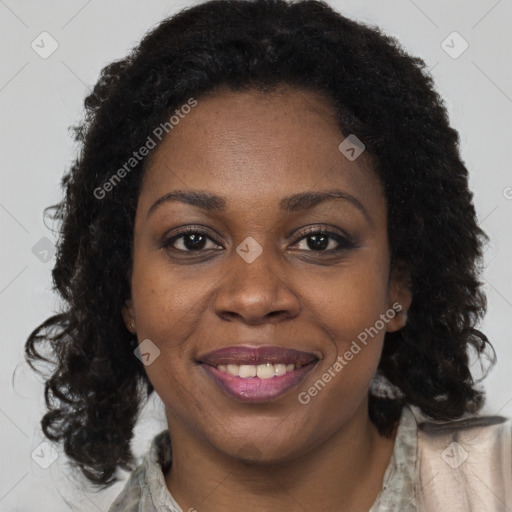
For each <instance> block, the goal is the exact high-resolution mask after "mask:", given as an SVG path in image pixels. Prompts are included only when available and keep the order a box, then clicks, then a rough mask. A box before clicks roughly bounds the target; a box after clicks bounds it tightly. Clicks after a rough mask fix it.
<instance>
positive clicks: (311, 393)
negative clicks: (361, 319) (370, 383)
mask: <svg viewBox="0 0 512 512" xmlns="http://www.w3.org/2000/svg"><path fill="white" fill-rule="evenodd" d="M402 309H403V307H402V305H401V304H399V303H398V302H395V303H394V304H393V305H392V306H391V307H390V308H389V309H388V310H386V312H385V313H382V314H381V315H380V317H379V319H378V320H377V321H376V322H375V323H374V324H373V325H372V326H371V327H367V328H366V329H365V330H364V331H362V332H360V333H359V335H358V336H357V340H353V341H352V343H351V345H350V347H349V348H348V350H346V351H345V352H344V353H343V355H340V356H338V357H337V358H336V361H335V362H334V364H332V365H331V366H330V368H328V369H327V370H326V371H325V372H324V373H323V375H322V376H321V377H320V378H319V379H317V380H316V381H315V383H314V384H313V385H312V386H311V387H310V388H309V389H308V390H307V391H302V392H301V393H299V395H298V400H299V402H300V403H301V404H303V405H307V404H309V402H311V398H313V397H315V396H316V395H318V393H319V392H320V391H322V389H324V388H325V386H326V385H327V384H328V383H329V382H330V381H331V380H332V379H333V378H334V377H336V375H338V374H339V373H340V372H341V371H342V370H343V368H344V367H345V366H346V365H347V364H348V363H349V361H352V359H353V358H354V356H355V355H357V354H359V352H361V350H362V346H363V347H364V346H366V345H367V343H368V339H369V338H370V339H371V338H374V337H375V336H377V334H379V332H380V331H382V329H384V327H385V326H386V324H387V323H388V322H389V321H390V320H392V319H393V318H395V316H396V314H397V313H399V312H400V311H402ZM357 341H359V343H358V342H357ZM361 345H362V346H361Z"/></svg>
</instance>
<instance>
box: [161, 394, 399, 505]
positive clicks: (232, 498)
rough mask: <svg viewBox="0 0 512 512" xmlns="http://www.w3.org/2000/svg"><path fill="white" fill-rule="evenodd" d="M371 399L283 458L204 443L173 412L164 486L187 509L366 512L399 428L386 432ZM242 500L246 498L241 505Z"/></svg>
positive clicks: (386, 463)
mask: <svg viewBox="0 0 512 512" xmlns="http://www.w3.org/2000/svg"><path fill="white" fill-rule="evenodd" d="M367 410H368V408H367V402H366V401H365V403H364V404H362V406H361V407H360V408H359V409H358V410H357V412H356V414H355V415H354V416H352V418H351V419H350V420H349V421H348V422H347V423H346V424H345V425H343V427H342V428H340V429H339V430H338V431H337V432H335V433H334V434H333V435H332V436H331V437H329V438H327V439H325V440H324V441H323V442H322V444H320V445H319V446H316V447H315V449H314V450H310V451H308V452H305V453H302V454H301V455H299V456H297V457H296V458H294V459H293V460H290V461H287V462H281V463H265V464H263V463H261V464H259V463H256V464H247V463H244V462H241V461H240V460H239V459H235V458H233V457H231V456H229V455H226V454H225V453H223V452H220V451H219V450H217V449H215V447H212V445H211V444H207V443H205V442H204V441H200V440H198V439H197V438H195V437H194V436H192V435H191V434H190V430H189V429H187V428H184V427H183V426H182V425H180V424H179V422H176V421H175V419H173V418H171V417H169V415H168V423H169V430H170V432H172V435H171V440H172V452H173V459H172V467H171V469H170V471H169V472H168V473H167V474H166V475H165V480H166V484H167V487H168V489H169V491H170V492H171V494H172V495H173V497H174V499H175V500H176V501H177V503H178V504H179V505H180V507H181V508H182V510H184V511H188V510H191V511H193V510H197V511H199V512H201V510H208V511H209V512H221V511H222V512H225V511H226V510H231V509H233V505H234V504H237V507H243V510H244V511H247V512H255V511H258V512H259V511H261V510H287V511H289V512H299V511H300V512H303V511H304V510H336V511H339V512H344V511H349V510H352V511H353V510H368V509H369V508H370V507H371V505H372V504H373V502H374V501H375V499H376V497H377V495H378V493H379V492H380V489H381V487H382V479H383V476H384V472H385V470H386V467H387V465H388V463H389V460H390V458H391V455H392V452H393V447H394V440H395V436H396V429H395V432H394V433H393V435H392V437H391V438H390V439H387V438H384V437H381V436H380V435H379V434H378V431H377V429H376V427H375V426H374V425H373V423H371V421H370V419H369V417H368V413H367ZM242 501H243V503H242Z"/></svg>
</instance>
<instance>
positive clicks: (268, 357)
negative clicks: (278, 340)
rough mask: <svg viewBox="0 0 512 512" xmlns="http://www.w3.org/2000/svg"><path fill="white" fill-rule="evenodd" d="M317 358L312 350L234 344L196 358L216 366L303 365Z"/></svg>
mask: <svg viewBox="0 0 512 512" xmlns="http://www.w3.org/2000/svg"><path fill="white" fill-rule="evenodd" d="M317 359H318V356H317V355H315V354H314V353H312V352H303V351H302V350H296V349H292V348H285V347H279V346H272V345H265V346H259V347H248V346H242V345H236V346H231V347H225V348H221V349H218V350H213V351H212V352H208V353H207V354H204V355H202V356H199V357H198V358H197V360H198V361H199V362H201V363H205V364H208V365H210V366H217V365H219V364H237V365H242V364H250V365H258V364H264V363H272V364H278V363H282V364H295V365H300V366H303V365H305V364H308V363H311V362H313V361H315V360H317Z"/></svg>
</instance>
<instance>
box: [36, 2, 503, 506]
mask: <svg viewBox="0 0 512 512" xmlns="http://www.w3.org/2000/svg"><path fill="white" fill-rule="evenodd" d="M424 68H425V64H424V62H423V61H422V60H420V59H418V58H413V57H411V56H409V55H407V54H406V53H405V52H404V51H403V50H402V49H401V48H400V46H399V45H398V43H397V42H396V41H394V40H393V39H391V38H389V37H387V36H385V35H383V34H382V33H381V32H380V31H379V30H378V29H377V28H369V27H367V26H365V25H362V24H359V23H355V22H353V21H351V20H348V19H346V18H344V17H343V16H341V15H339V14H338V13H336V12H335V11H333V10H332V9H331V8H330V7H328V6H327V5H326V4H324V3H322V2H317V1H302V2H296V3H291V2H286V1H284V0H256V1H250V2H249V1H244V0H240V1H229V0H217V1H213V2H207V3H203V4H200V5H197V6H195V7H192V8H189V9H186V10H183V11H182V12H180V13H179V14H177V15H176V16H174V17H172V18H170V19H167V20H164V21H163V22H162V23H161V24H160V25H159V26H158V27H156V28H155V29H154V30H152V31H151V32H150V33H149V34H148V35H146V36H145V37H144V39H143V40H142V42H141V43H140V45H139V46H138V47H137V48H136V49H135V50H134V51H133V52H132V53H131V54H130V55H129V56H128V57H126V59H123V60H121V61H118V62H114V63H112V64H110V65H109V66H107V67H106V68H105V69H104V70H103V72H102V75H101V77H100V80H99V81H98V83H97V85H96V87H95V88H94V91H93V93H92V94H91V95H90V96H89V97H88V98H87V99H86V101H85V105H86V107H87V111H88V115H87V118H86V120H85V121H84V123H83V125H81V126H80V127H78V129H77V140H78V141H79V142H81V144H82V151H81V154H80V157H79V158H78V159H77V160H76V162H75V164H74V165H73V166H72V168H71V169H70V171H69V173H68V174H67V175H66V176H65V178H64V181H63V184H64V186H65V189H66V197H65V199H64V200H63V201H62V203H60V204H59V205H57V207H56V213H55V217H56V218H57V219H59V220H60V221H62V223H63V224H62V226H63V227H62V233H61V239H60V243H59V246H58V255H57V263H56V266H55V268H54V270H53V277H54V281H55V287H56V289H57V291H58V292H59V293H60V294H61V295H62V297H63V299H64V300H65V304H66V308H65V309H64V310H63V311H62V312H61V313H59V314H58V315H55V316H53V317H51V318H49V319H48V320H47V321H46V322H44V323H43V324H42V325H41V326H39V327H38V328H37V329H36V330H35V331H34V332H33V333H32V334H31V336H30V338H29V340H28V341H27V357H28V359H29V361H31V362H34V361H36V360H38V359H44V355H43V354H41V352H39V351H38V349H37V345H38V344H39V343H41V342H42V343H44V342H45V341H46V342H49V343H50V348H51V351H52V355H53V357H54V358H55V359H56V367H55V370H54V373H53V375H52V377H51V378H50V379H49V380H48V381H47V383H46V399H47V406H48V409H49V410H48V412H47V414H46V415H45V416H44V418H43V420H42V426H43V430H44V432H45V434H46V436H47V437H48V438H49V439H52V440H55V441H62V442H63V443H64V448H65V451H66V453H67V454H68V456H69V457H70V458H71V459H72V460H73V461H74V462H75V463H76V464H77V465H78V467H80V469H81V470H82V471H83V473H84V475H85V476H86V477H87V478H88V479H89V480H90V481H91V482H94V483H96V484H98V485H100V486H108V485H110V484H111V483H112V482H114V481H115V478H116V471H117V469H118V468H123V469H130V470H131V469H133V457H132V454H131V449H130V440H131V439H132V434H133V428H134V425H135V423H136V420H137V416H138V413H139V411H140V408H141V405H142V404H143V403H144V400H145V399H146V398H147V396H148V395H149V394H151V393H152V392H153V391H156V393H157V394H158V396H159V397H160V398H161V399H162V402H163V403H164V405H165V411H166V419H167V423H168V427H169V428H168V430H166V431H164V432H162V433H161V434H160V435H158V436H156V437H155V439H154V441H153V444H152V446H151V449H150V451H149V453H148V454H147V456H146V458H145V460H144V462H143V464H142V465H141V466H139V467H138V468H137V469H136V470H135V471H134V472H133V474H132V476H131V478H130V480H129V481H128V482H127V484H126V487H125V488H124V490H123V491H122V493H121V494H120V495H119V496H118V498H117V499H116V500H115V502H114V503H113V504H112V507H111V508H110V510H111V511H112V512H117V511H121V510H122V511H142V510H143V511H157V510H174V511H180V510H183V511H186V510H188V511H193V510H197V511H199V512H200V511H202V510H204V511H210V512H217V511H224V512H225V511H230V510H239V509H240V508H243V510H244V511H253V510H265V511H274V510H275V511H281V510H286V511H290V512H295V511H303V510H308V511H327V510H329V511H331V510H332V511H368V510H370V511H371V512H377V511H384V510H401V511H403V512H405V511H409V510H436V511H438V510H444V509H450V510H476V509H478V507H480V508H482V507H485V508H486V510H488V511H489V510H507V506H508V507H510V506H512V499H511V493H512V488H511V487H512V486H511V480H512V479H511V474H510V473H511V463H510V461H511V451H512V450H511V441H510V431H511V425H510V421H509V420H505V419H504V418H499V417H492V418H484V417H479V416H475V414H476V413H477V412H478V410H479V409H480V408H481V406H482V404H483V398H484V397H483V393H482V391H481V390H480V389H478V388H477V386H476V383H475V381H474V379H473V377H472V375H471V373H470V369H469V359H468V350H470V349H474V350H476V351H477V353H478V354H482V355H483V354H484V353H485V351H486V349H492V347H491V345H490V343H489V341H488V340H487V338H486V336H485V335H484V334H483V333H482V332H480V331H479V330H478V329H476V325H477V322H478V321H479V320H480V319H481V318H482V316H483V314H484V312H485V306H486V301H485V296H484V294H483V292H482V290H481V288H480V282H479V271H480V262H481V258H482V250H483V249H482V247H483V243H484V242H485V240H486V236H485V234H484V233H483V232H482V230H481V229H480V228H479V227H478V225H477V222H476V215H475V210H474V206H473V203H472V195H471V192H470V191H469V189H468V175H467V169H466V168H465V166H464V164H463V162H462V161H461V158H460V155H459V151H458V140H459V139H458V134H457V132H456V131H455V130H454V129H452V128H451V127H450V126H449V122H448V117H447V113H446V110H445V108H444V105H443V102H442V100H441V99H440V97H439V96H438V94H437V93H436V92H435V90H434V86H433V83H432V80H431V78H430V76H429V75H428V74H427V73H426V72H425V70H424ZM423 420H427V421H423Z"/></svg>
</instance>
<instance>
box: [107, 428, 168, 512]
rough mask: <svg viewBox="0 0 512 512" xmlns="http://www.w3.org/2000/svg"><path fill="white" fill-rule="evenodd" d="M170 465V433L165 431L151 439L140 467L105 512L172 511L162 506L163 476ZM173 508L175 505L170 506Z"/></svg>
mask: <svg viewBox="0 0 512 512" xmlns="http://www.w3.org/2000/svg"><path fill="white" fill-rule="evenodd" d="M170 463H171V448H170V440H169V431H168V430H164V431H163V432H161V433H160V434H158V435H156V436H155V437H154V438H153V441H152V443H151V447H150V449H149V451H148V452H147V454H146V455H145V457H144V460H143V461H142V464H140V465H139V466H138V467H137V468H136V469H135V470H134V471H133V472H132V474H131V475H130V476H129V478H128V480H127V482H126V484H125V486H124V488H123V490H122V491H121V492H120V494H119V495H118V496H117V498H116V499H115V501H114V502H113V503H112V505H111V506H110V508H109V509H108V512H139V511H141V510H144V512H150V511H151V512H153V511H155V512H156V511H157V510H175V509H174V508H172V507H169V506H166V507H165V508H162V507H163V506H164V505H169V503H165V502H166V501H168V500H169V499H170V498H167V496H166V495H167V494H168V493H167V489H166V487H165V483H164V480H163V478H164V477H163V473H164V471H165V468H167V467H168V466H169V465H170ZM173 506H174V503H173Z"/></svg>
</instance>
